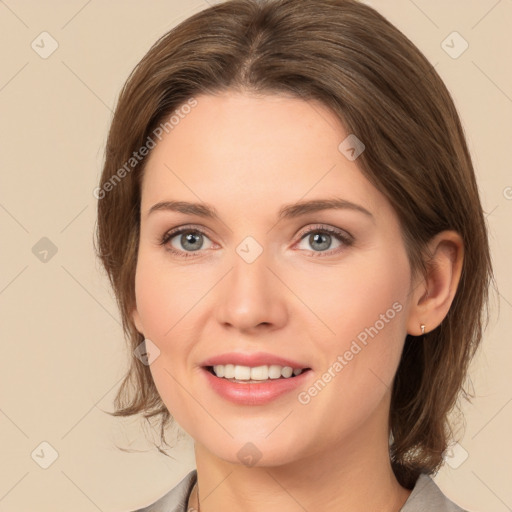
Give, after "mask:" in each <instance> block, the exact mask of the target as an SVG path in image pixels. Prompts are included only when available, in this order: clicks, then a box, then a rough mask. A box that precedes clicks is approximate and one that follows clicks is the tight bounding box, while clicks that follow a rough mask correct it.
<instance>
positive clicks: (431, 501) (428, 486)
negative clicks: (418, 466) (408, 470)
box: [400, 473, 468, 512]
mask: <svg viewBox="0 0 512 512" xmlns="http://www.w3.org/2000/svg"><path fill="white" fill-rule="evenodd" d="M434 510H435V511H436V512H468V511H467V510H464V509H462V508H460V507H459V506H457V505H456V504H455V503H453V501H450V500H449V499H448V498H447V497H446V496H445V495H444V494H443V492H442V491H441V489H439V487H438V486H437V484H436V483H435V482H434V480H433V479H432V478H431V477H430V476H429V475H427V474H424V473H423V474H421V475H420V476H419V478H418V480H416V484H415V486H414V488H413V490H412V492H411V494H410V495H409V498H408V499H407V501H406V502H405V505H404V506H403V507H402V508H401V509H400V512H430V511H434Z"/></svg>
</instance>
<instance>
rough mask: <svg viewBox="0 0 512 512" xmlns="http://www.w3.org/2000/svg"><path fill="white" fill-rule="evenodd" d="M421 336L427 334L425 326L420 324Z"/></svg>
mask: <svg viewBox="0 0 512 512" xmlns="http://www.w3.org/2000/svg"><path fill="white" fill-rule="evenodd" d="M420 329H421V334H425V324H420Z"/></svg>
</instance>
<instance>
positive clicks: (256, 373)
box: [213, 364, 302, 380]
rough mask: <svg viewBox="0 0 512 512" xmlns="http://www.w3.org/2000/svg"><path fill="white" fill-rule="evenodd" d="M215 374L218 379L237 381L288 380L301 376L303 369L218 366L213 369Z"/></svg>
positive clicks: (274, 366) (233, 365)
mask: <svg viewBox="0 0 512 512" xmlns="http://www.w3.org/2000/svg"><path fill="white" fill-rule="evenodd" d="M213 372H214V373H215V375H216V376H217V377H224V378H225V379H235V380H268V379H279V378H281V377H283V378H285V379H288V378H290V377H291V376H292V375H294V376H295V375H300V374H301V373H302V368H295V369H294V368H292V367H291V366H279V365H277V364H272V365H269V366H266V365H264V366H254V367H251V366H240V365H235V364H217V365H215V366H214V367H213Z"/></svg>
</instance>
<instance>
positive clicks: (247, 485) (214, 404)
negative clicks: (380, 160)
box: [133, 91, 463, 512]
mask: <svg viewBox="0 0 512 512" xmlns="http://www.w3.org/2000/svg"><path fill="white" fill-rule="evenodd" d="M196 99H197V101H198V104H197V106H196V107H195V108H193V109H192V110H191V112H190V113H189V114H188V115H187V116H186V117H185V118H184V119H182V120H181V121H180V122H179V124H178V125H177V126H175V128H174V129H173V130H172V131H170V132H169V133H168V134H167V135H165V136H164V138H162V140H161V141H160V142H159V143H158V144H157V146H156V147H155V148H154V149H153V151H152V153H151V155H150V157H149V160H148V162H147V166H146V170H145V175H144V179H143V183H142V197H141V233H140V247H139V253H138V263H137V272H136V283H135V287H136V308H135V310H134V311H133V321H134V323H135V325H136V327H137V329H138V330H139V332H141V333H143V335H144V336H145V337H146V338H147V339H150V340H151V341H152V342H153V343H155V344H156V345H157V346H158V348H159V350H160V355H159V356H158V357H157V358H156V360H155V361H154V362H153V363H152V364H151V366H150V370H151V373H152V376H153V379H154V381H155V385H156V387H157V389H158V391H159V393H160V396H161V397H162V400H163V402H164V403H165V405H166V407H167V408H168V409H169V411H170V412H171V414H172V416H173V417H174V418H175V420H176V421H177V422H178V423H179V425H180V426H181V427H182V428H183V429H184V430H185V431H187V432H188V433H189V434H190V435H191V436H192V438H193V439H194V441H195V455H196V464H197V471H198V487H199V493H200V497H201V510H202V511H205V510H206V511H208V512H220V511H224V510H244V511H246V512H260V511H265V512H274V511H275V512H277V511H282V510H287V511H290V512H294V511H301V512H303V510H304V509H306V510H350V511H353V512H354V511H367V510H373V511H377V512H378V511H382V512H384V511H387V512H391V511H398V510H399V509H400V507H401V506H402V505H403V504H404V503H405V501H406V500H407V498H408V496H409V494H410V491H408V490H406V489H404V488H403V487H401V486H400V485H399V483H398V481H397V480H396V478H395V477H394V474H393V472H392V469H391V464H390V460H389V454H388V437H389V434H388V416H389V407H390V392H391V386H392V382H393V378H394V375H395V372H396V369H397V367H398V363H399V360H400V355H401V351H402V348H403V343H404V340H405V337H406V334H408V333H409V334H413V335H419V334H420V333H421V331H420V324H421V323H423V324H425V325H426V326H427V327H426V331H427V332H428V331H429V330H432V329H434V328H435V327H436V326H437V325H439V323H440V322H441V321H442V319H443V318H444V317H445V316H446V313H447V312H448V309H449V307H450V304H451V302H452V300H453V297H454V294H455V291H456V287H457V284H458V281H459V278H460V271H461V266H462V258H463V248H462V241H461V239H460V237H459V236H458V235H457V234H456V233H454V232H451V231H446V232H443V233H440V234H438V235H437V236H436V237H435V238H434V239H433V240H432V242H431V245H430V248H431V250H432V251H433V253H434V258H435V263H436V265H435V266H434V267H433V269H432V271H431V273H430V274H429V275H428V276H427V278H426V279H423V278H421V279H420V278H419V279H413V276H412V274H411V270H410V266H409V262H408V259H407V255H406V252H405V247H404V244H403V240H402V237H401V229H400V224H399V220H398V217H397V216H396V214H395V212H394V210H393V209H392V207H391V205H390V204H389V202H388V201H387V199H386V198H385V197H384V196H383V195H382V194H381V193H380V192H379V190H377V189H376V188H375V187H374V186H373V185H372V184H371V183H370V182H369V181H368V180H367V179H366V178H365V177H364V176H363V174H362V173H361V171H360V170H359V169H358V167H357V159H356V160H355V161H350V160H348V159H347V158H346V157H345V156H344V154H342V153H341V152H340V151H339V150H338V145H339V144H340V142H341V141H342V140H344V139H345V137H346V136H347V135H348V134H347V133H346V132H345V129H344V127H343V126H342V124H341V123H340V122H339V120H338V119H337V117H336V116H335V115H334V114H333V113H332V112H331V111H330V110H328V109H327V108H326V107H324V106H323V105H322V104H320V103H318V102H314V101H308V102H305V101H303V100H301V99H297V98H291V97H287V96H284V95H269V96H255V95H252V94H248V93H238V92H234V91H229V92H224V93H222V94H219V95H202V96H197V97H196ZM333 197H340V198H343V199H346V200H348V201H351V202H353V203H357V204H358V205H361V206H363V207H364V208H366V209H367V210H369V211H370V213H371V214H372V217H370V216H369V215H364V214H362V213H359V212H357V211H353V210H348V209H347V210H334V209H330V210H325V211H321V212H316V213H310V214H307V215H304V216H301V217H299V218H295V219H289V220H281V221H280V222H278V220H277V213H278V211H279V208H280V207H281V206H282V205H284V204H293V203H296V202H297V201H299V200H311V199H320V198H321V199H324V198H333ZM170 200H180V201H192V202H201V201H202V202H205V203H208V204H210V205H212V206H214V207H215V208H216V209H217V211H218V213H219V215H220V219H221V220H220V221H219V220H213V219H205V218H202V217H198V216H194V215H190V214H183V213H177V212H173V211H165V210H158V211H154V212H153V213H148V212H149V209H150V208H151V206H153V205H154V204H156V203H158V202H161V201H170ZM189 224H190V225H191V230H192V231H193V230H194V228H196V229H201V230H202V231H204V232H205V237H204V238H203V239H202V242H203V244H202V245H201V239H200V240H199V241H197V240H196V241H195V242H194V243H195V245H194V246H193V247H199V248H200V249H199V250H197V251H193V250H191V249H190V248H189V247H190V246H186V247H184V246H183V242H184V240H183V238H182V237H181V235H177V236H175V237H174V238H173V239H172V241H169V242H168V243H167V247H169V246H171V245H172V247H174V248H175V249H176V250H178V251H181V253H183V254H186V253H187V252H188V253H193V256H192V257H189V258H185V257H180V256H178V255H174V254H172V253H171V252H169V250H167V249H166V246H165V245H161V243H160V242H161V240H162V238H163V237H164V235H165V233H166V232H168V231H169V230H170V229H172V228H176V227H180V226H184V225H189ZM318 225H320V227H333V228H338V229H339V230H344V231H345V232H348V233H350V235H352V236H353V239H354V241H353V243H352V244H350V245H345V244H344V243H343V242H340V241H338V240H337V239H336V238H335V237H334V236H332V237H329V236H327V248H325V247H326V246H322V245H321V240H320V242H316V243H315V241H314V240H312V238H311V237H310V236H309V235H306V236H303V235H302V233H304V232H305V231H306V230H309V229H310V228H312V229H313V228H318ZM315 233H318V232H317V231H314V232H313V233H310V234H315ZM319 234H321V232H320V233H319ZM247 236H251V237H253V238H254V239H255V240H256V241H257V242H258V243H259V244H260V246H261V247H262V249H263V252H262V254H261V255H260V256H259V257H258V258H256V260H255V261H254V262H253V263H251V264H248V263H247V262H246V261H245V260H244V259H243V258H241V257H240V256H239V255H238V253H237V252H236V248H237V247H238V246H239V244H240V243H241V242H242V241H243V240H244V239H245V238H246V237H247ZM329 241H330V243H331V245H330V246H329V245H328V243H329ZM185 243H186V240H185ZM315 255H316V256H315ZM427 291H428V294H427ZM395 302H399V303H400V304H401V305H402V309H401V311H400V312H398V313H397V314H396V315H395V316H394V318H393V319H392V320H390V321H389V322H387V323H385V327H384V328H382V329H381V330H380V331H379V332H378V335H376V336H375V337H374V338H373V339H372V338H369V341H368V344H367V345H366V346H365V347H364V348H363V349H362V350H361V351H360V352H359V353H358V354H357V356H355V357H354V358H353V359H352V360H351V361H350V362H348V364H347V365H346V366H345V367H344V368H343V370H342V371H341V372H339V373H337V374H336V377H334V378H333V379H332V380H331V381H330V382H329V383H328V384H327V385H326V386H325V388H324V389H323V390H322V391H321V392H320V393H318V394H317V396H315V397H313V398H312V399H311V401H310V402H309V403H308V404H307V405H304V404H301V403H299V401H298V400H297V392H295V391H293V392H291V393H287V394H285V395H283V396H281V397H279V398H278V399H276V400H274V401H272V402H270V403H269V404H266V405H261V406H251V405H235V404H233V403H231V402H228V401H227V400H225V399H224V398H222V397H220V396H219V395H218V394H216V393H215V392H214V391H213V390H212V389H211V388H210V387H209V386H207V384H206V380H205V378H204V375H203V374H202V370H201V369H200V363H201V362H202V361H204V360H205V359H206V358H209V357H212V356H214V355H219V354H222V353H225V352H232V351H233V352H235V351H239V352H247V353H251V352H256V351H263V352H270V353H272V354H276V355H278V356H282V357H288V358H291V359H295V360H298V361H301V362H303V361H305V362H307V365H308V366H309V367H310V368H312V371H311V372H310V374H309V377H308V380H307V384H305V385H304V386H303V388H302V389H306V390H307V388H308V387H310V386H311V385H312V384H313V383H314V382H315V381H316V380H317V379H318V378H320V377H321V376H322V374H323V373H324V372H325V371H327V369H328V368H329V367H331V366H332V364H333V362H334V361H336V358H337V356H338V355H340V354H344V353H345V352H346V351H347V350H348V349H349V347H350V344H351V342H352V340H354V339H355V338H356V336H357V335H358V334H359V333H360V332H361V331H363V330H364V329H365V327H369V326H373V325H374V324H375V323H376V321H377V320H379V318H380V315H381V314H384V313H385V312H386V311H387V310H389V309H390V308H391V307H392V304H393V303H395ZM298 391H300V390H298ZM247 442H252V443H253V444H254V445H255V446H256V447H257V448H258V450H259V452H260V453H261V458H260V459H259V460H258V462H257V463H256V464H255V465H254V466H252V467H248V466H245V465H244V464H242V463H241V461H240V460H239V458H238V456H237V453H238V451H239V450H240V449H241V448H242V447H243V446H244V445H245V444H246V443H247Z"/></svg>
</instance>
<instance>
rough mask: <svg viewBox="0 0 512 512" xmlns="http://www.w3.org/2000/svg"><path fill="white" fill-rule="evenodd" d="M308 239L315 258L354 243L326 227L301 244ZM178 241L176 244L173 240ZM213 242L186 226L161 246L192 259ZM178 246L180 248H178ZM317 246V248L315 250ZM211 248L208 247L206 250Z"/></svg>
mask: <svg viewBox="0 0 512 512" xmlns="http://www.w3.org/2000/svg"><path fill="white" fill-rule="evenodd" d="M306 237H308V238H307V241H308V243H309V244H310V247H313V249H312V250H310V252H311V253H312V255H313V256H323V255H324V254H327V255H333V254H337V253H338V252H340V251H342V250H343V249H344V248H345V247H349V246H350V245H352V244H353V243H354V239H353V237H352V235H350V234H349V233H347V232H346V231H342V230H339V229H335V228H331V227H326V226H313V227H312V228H309V229H308V230H307V231H305V232H303V233H301V236H300V240H299V242H302V241H303V240H305V239H306ZM333 238H334V239H335V240H336V241H337V242H338V243H339V245H338V247H337V248H334V249H332V248H331V245H332V239H333ZM174 239H176V241H175V242H173V240H174ZM205 239H206V240H208V241H210V244H212V242H211V240H210V239H209V238H208V237H207V236H206V233H205V232H204V231H203V230H201V229H199V228H195V227H190V226H184V227H181V228H178V229H175V230H171V231H169V232H167V233H166V234H165V235H164V236H163V237H162V239H161V241H160V245H163V246H165V248H166V249H167V250H168V251H169V252H171V253H172V254H174V255H176V256H179V257H183V258H190V257H196V256H200V254H201V250H202V249H205V247H204V240H205ZM176 244H177V245H178V246H179V247H176ZM315 246H316V248H315ZM208 248H211V245H210V247H207V248H206V249H208Z"/></svg>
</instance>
